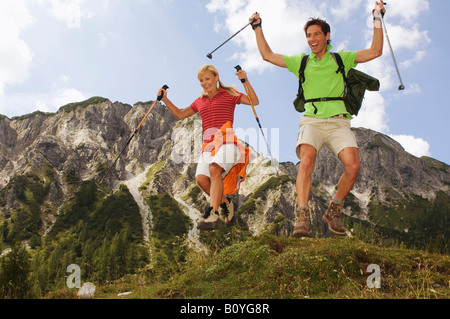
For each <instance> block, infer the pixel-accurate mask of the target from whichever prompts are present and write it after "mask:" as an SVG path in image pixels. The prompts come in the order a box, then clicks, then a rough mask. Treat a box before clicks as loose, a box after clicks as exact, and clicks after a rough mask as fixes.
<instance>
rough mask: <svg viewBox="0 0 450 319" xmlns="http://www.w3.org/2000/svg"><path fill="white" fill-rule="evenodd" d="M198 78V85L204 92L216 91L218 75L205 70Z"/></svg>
mask: <svg viewBox="0 0 450 319" xmlns="http://www.w3.org/2000/svg"><path fill="white" fill-rule="evenodd" d="M199 80H200V85H201V86H202V88H203V90H204V91H205V92H206V93H208V94H210V93H216V92H217V90H218V87H217V82H219V76H218V75H214V73H213V72H212V71H210V70H206V71H204V72H203V73H202V74H201V75H200V76H199Z"/></svg>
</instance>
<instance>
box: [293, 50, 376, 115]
mask: <svg viewBox="0 0 450 319" xmlns="http://www.w3.org/2000/svg"><path fill="white" fill-rule="evenodd" d="M330 53H331V55H332V56H333V58H334V59H335V61H336V63H337V65H338V69H337V71H336V74H337V73H339V72H340V73H341V74H342V76H343V78H344V84H345V89H344V93H343V96H342V97H322V98H315V99H309V100H305V96H304V91H303V85H302V84H303V82H305V68H306V64H307V63H308V60H309V55H305V56H304V57H303V59H302V63H301V64H300V70H299V88H298V93H297V98H296V99H295V100H294V106H295V109H296V110H297V111H298V112H305V103H312V105H313V106H314V108H315V111H314V114H317V107H316V106H315V104H314V103H315V102H327V101H344V103H345V108H346V109H347V112H348V113H350V114H351V115H358V112H359V109H360V108H361V104H362V101H363V99H364V94H365V93H366V90H369V91H378V90H379V89H380V81H378V80H377V79H375V78H373V77H371V76H370V75H367V74H365V73H363V72H361V71H358V70H356V69H351V70H350V71H349V72H348V76H346V75H345V67H344V63H343V62H342V58H341V56H340V55H339V54H338V53H334V52H330Z"/></svg>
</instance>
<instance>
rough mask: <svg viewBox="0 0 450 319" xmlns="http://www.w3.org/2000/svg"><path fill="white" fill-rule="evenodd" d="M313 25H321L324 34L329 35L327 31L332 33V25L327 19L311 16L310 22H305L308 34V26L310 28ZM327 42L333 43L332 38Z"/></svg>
mask: <svg viewBox="0 0 450 319" xmlns="http://www.w3.org/2000/svg"><path fill="white" fill-rule="evenodd" d="M312 25H318V26H320V27H321V28H322V32H323V34H325V35H327V33H330V34H331V28H330V25H329V24H328V23H327V22H326V21H325V20H322V19H318V18H310V19H309V20H308V22H306V24H305V29H304V30H305V34H307V31H308V28H309V27H310V26H312ZM327 43H328V44H330V43H331V40H328V42H327Z"/></svg>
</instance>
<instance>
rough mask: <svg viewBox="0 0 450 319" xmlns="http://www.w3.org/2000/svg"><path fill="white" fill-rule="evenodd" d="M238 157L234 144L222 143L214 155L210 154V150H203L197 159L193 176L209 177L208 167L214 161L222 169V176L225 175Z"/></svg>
mask: <svg viewBox="0 0 450 319" xmlns="http://www.w3.org/2000/svg"><path fill="white" fill-rule="evenodd" d="M240 157H241V154H240V153H239V148H238V147H237V146H236V145H235V144H225V145H222V146H221V147H220V148H219V150H218V151H217V153H216V154H215V155H214V156H211V152H203V153H202V155H200V159H199V160H198V164H197V172H196V173H195V176H198V175H205V176H207V177H211V176H210V175H211V174H210V171H209V167H210V166H211V164H213V163H215V164H217V165H219V166H220V167H222V168H223V169H224V172H223V174H222V177H225V176H227V174H228V173H229V172H230V171H231V169H232V168H233V167H234V166H235V165H236V164H237V163H238V162H239V160H240Z"/></svg>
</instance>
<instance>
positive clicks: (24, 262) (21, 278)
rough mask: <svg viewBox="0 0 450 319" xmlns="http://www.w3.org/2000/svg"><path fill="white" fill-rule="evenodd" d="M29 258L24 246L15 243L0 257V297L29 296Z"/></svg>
mask: <svg viewBox="0 0 450 319" xmlns="http://www.w3.org/2000/svg"><path fill="white" fill-rule="evenodd" d="M30 273H31V260H30V255H29V253H28V252H27V250H26V248H25V247H24V246H22V245H20V244H15V245H14V246H13V248H12V250H11V252H9V253H8V254H6V255H5V256H4V257H2V259H0V298H5V299H23V298H27V297H31V284H30Z"/></svg>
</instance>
